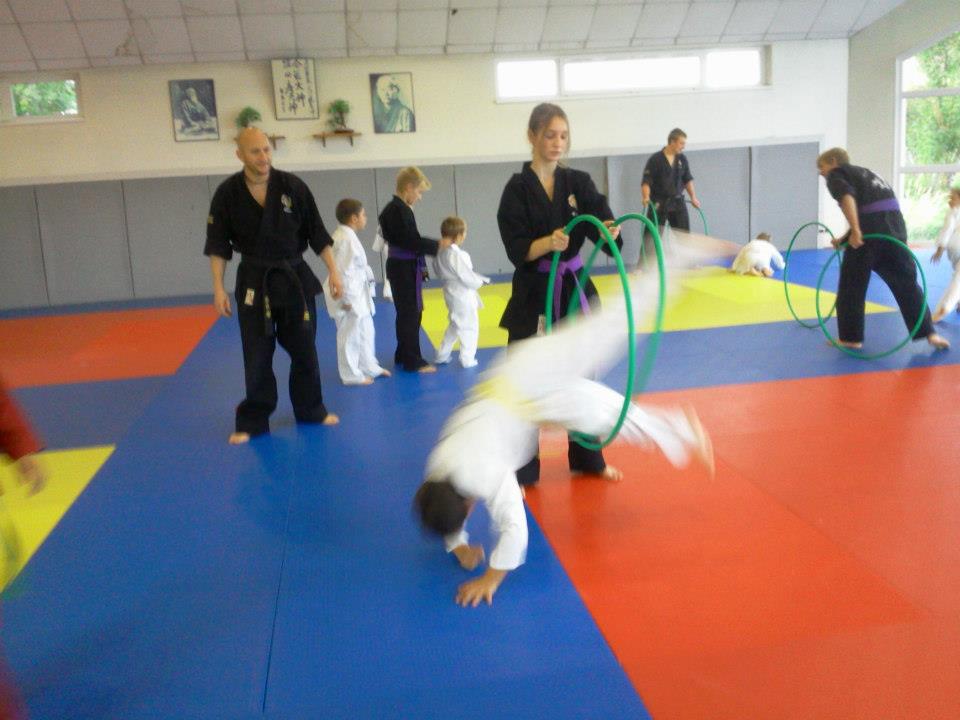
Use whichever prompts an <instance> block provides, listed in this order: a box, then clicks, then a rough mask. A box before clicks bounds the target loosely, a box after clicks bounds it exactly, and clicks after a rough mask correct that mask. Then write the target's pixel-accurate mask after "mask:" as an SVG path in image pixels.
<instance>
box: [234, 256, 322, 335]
mask: <svg viewBox="0 0 960 720" xmlns="http://www.w3.org/2000/svg"><path fill="white" fill-rule="evenodd" d="M303 262H304V260H303V258H302V257H298V258H290V259H286V260H266V259H265V258H258V257H253V256H252V255H241V256H240V264H241V265H242V264H247V265H250V266H251V267H255V268H259V269H262V270H263V271H264V273H263V280H262V282H261V287H260V292H261V294H262V295H263V331H264V333H266V335H267V337H272V336H273V312H272V311H271V309H270V293H269V292H268V289H267V281H268V280H269V278H270V274H271V273H273V272H281V273H283V274H284V275H286V276H287V279H288V280H290V282H291V283H293V286H294V287H295V288H296V289H297V292H299V293H300V301H301V303H302V307H303V321H304V322H305V323H308V322H310V309H309V307H308V306H307V295H306V293H304V292H303V283H302V282H300V276H299V275H297V272H296V271H295V270H294V268H295V267H296V266H298V265H302V264H303Z"/></svg>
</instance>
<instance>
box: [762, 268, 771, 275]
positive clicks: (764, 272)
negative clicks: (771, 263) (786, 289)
mask: <svg viewBox="0 0 960 720" xmlns="http://www.w3.org/2000/svg"><path fill="white" fill-rule="evenodd" d="M763 276H764V277H773V270H771V269H770V268H764V269H763Z"/></svg>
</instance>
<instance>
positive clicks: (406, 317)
mask: <svg viewBox="0 0 960 720" xmlns="http://www.w3.org/2000/svg"><path fill="white" fill-rule="evenodd" d="M418 272H419V270H418V269H417V261H416V260H399V259H397V258H387V279H388V280H389V281H390V290H391V291H392V292H393V307H394V309H396V311H397V324H396V328H397V351H396V352H395V353H394V354H393V362H394V363H395V364H396V365H397V366H398V367H401V368H403V369H404V370H409V371H411V372H414V371H416V370H419V369H420V368H422V367H424V366H426V365H428V364H429V363H428V362H427V361H426V360H424V359H423V355H421V354H420V322H421V320H422V319H423V311H422V310H421V309H420V307H419V306H418V303H417V273H418Z"/></svg>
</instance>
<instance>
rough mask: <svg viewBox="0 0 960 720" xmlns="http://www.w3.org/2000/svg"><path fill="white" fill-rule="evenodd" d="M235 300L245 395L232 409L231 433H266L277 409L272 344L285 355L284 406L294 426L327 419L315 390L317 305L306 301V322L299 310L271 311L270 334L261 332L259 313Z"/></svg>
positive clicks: (317, 382)
mask: <svg viewBox="0 0 960 720" xmlns="http://www.w3.org/2000/svg"><path fill="white" fill-rule="evenodd" d="M241 300H242V298H241V297H239V294H238V295H237V318H238V319H239V321H240V339H241V342H242V344H243V371H244V375H245V377H246V385H247V396H246V397H245V398H244V400H243V402H241V403H240V404H239V405H238V406H237V420H236V429H237V432H245V433H249V434H250V435H262V434H263V433H267V432H270V422H269V420H270V414H271V413H272V412H273V411H274V410H275V409H276V407H277V378H276V376H275V375H274V374H273V352H274V350H275V349H276V346H277V343H278V342H279V343H280V347H282V348H283V349H284V350H286V351H287V353H288V354H289V355H290V381H289V382H290V401H291V402H292V403H293V414H294V417H296V419H297V421H298V422H305V423H317V422H322V421H323V419H324V418H326V417H327V408H326V407H325V406H324V404H323V391H322V390H321V387H320V363H319V361H318V360H317V345H316V336H317V302H316V298H315V297H313V296H311V297H308V298H307V309H308V310H309V312H310V320H309V322H305V321H304V319H303V308H302V307H299V306H281V307H274V308H272V311H273V328H274V331H275V335H267V334H266V332H265V331H264V319H263V308H262V307H260V306H255V307H251V306H249V305H244V304H243V303H242V302H241Z"/></svg>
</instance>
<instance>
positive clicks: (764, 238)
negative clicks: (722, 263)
mask: <svg viewBox="0 0 960 720" xmlns="http://www.w3.org/2000/svg"><path fill="white" fill-rule="evenodd" d="M771 263H772V264H773V265H775V266H776V268H777V270H783V267H784V263H783V255H781V254H780V251H779V250H777V248H775V247H774V246H773V243H772V242H770V235H769V234H767V233H760V234H759V235H757V237H756V238H755V239H753V240H751V241H750V242H748V243H747V244H746V245H744V246H743V247H742V248H740V252H739V253H737V257H736V258H734V261H733V265H731V266H730V270H732V271H733V272H735V273H737V275H756V276H758V277H759V276H760V275H763V276H764V277H770V276H772V275H773V268H772V267H771V266H770V265H771Z"/></svg>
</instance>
